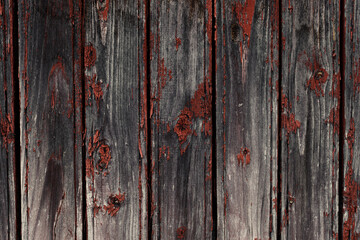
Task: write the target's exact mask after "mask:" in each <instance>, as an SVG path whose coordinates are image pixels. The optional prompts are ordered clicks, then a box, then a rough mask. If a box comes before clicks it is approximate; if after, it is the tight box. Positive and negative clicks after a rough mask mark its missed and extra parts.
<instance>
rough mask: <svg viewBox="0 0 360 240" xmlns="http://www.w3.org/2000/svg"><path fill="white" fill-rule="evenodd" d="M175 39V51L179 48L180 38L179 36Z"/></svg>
mask: <svg viewBox="0 0 360 240" xmlns="http://www.w3.org/2000/svg"><path fill="white" fill-rule="evenodd" d="M175 39H176V51H177V50H178V49H179V46H180V45H181V39H180V38H175Z"/></svg>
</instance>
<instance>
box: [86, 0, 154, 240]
mask: <svg viewBox="0 0 360 240" xmlns="http://www.w3.org/2000/svg"><path fill="white" fill-rule="evenodd" d="M85 4H86V6H85V15H86V18H85V31H86V34H85V35H86V43H85V53H84V64H85V89H86V90H85V91H86V92H85V105H86V107H85V114H86V140H85V141H86V142H85V144H86V149H87V150H86V153H87V156H86V189H87V190H86V192H87V199H86V201H87V222H88V238H89V239H116V238H119V237H120V238H121V237H126V238H127V239H146V236H147V222H146V221H147V219H146V216H147V211H146V210H147V209H146V204H147V200H146V196H147V194H146V179H145V171H146V169H145V167H146V147H145V145H146V144H145V135H146V132H145V126H144V120H145V115H144V110H145V107H146V106H145V105H144V104H143V103H146V102H145V99H144V97H146V96H144V94H143V93H144V86H146V81H145V73H144V62H145V60H144V57H143V54H144V53H143V44H145V42H144V41H145V40H144V36H145V32H144V26H145V22H144V20H145V19H144V4H145V1H144V2H142V1H126V0H121V1H110V0H106V1H101V0H92V1H86V3H85Z"/></svg>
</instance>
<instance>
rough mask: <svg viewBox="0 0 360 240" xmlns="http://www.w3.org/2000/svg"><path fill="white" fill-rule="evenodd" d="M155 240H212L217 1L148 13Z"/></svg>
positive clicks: (164, 2)
mask: <svg viewBox="0 0 360 240" xmlns="http://www.w3.org/2000/svg"><path fill="white" fill-rule="evenodd" d="M150 13H151V16H150V18H151V32H150V60H151V83H150V85H151V89H150V97H151V102H150V116H151V150H152V151H151V158H150V161H151V164H150V168H151V169H149V174H151V176H150V177H151V189H152V193H151V194H152V195H151V204H150V205H151V217H152V218H151V223H152V233H151V234H152V238H153V239H182V238H183V239H210V238H211V236H212V231H213V230H214V229H213V228H212V209H211V201H212V199H211V184H212V165H211V164H212V159H211V150H212V149H211V146H212V145H211V138H212V137H211V136H212V131H213V130H212V117H211V114H212V98H211V94H212V78H211V74H212V65H211V59H212V58H211V54H212V52H211V47H210V46H211V38H212V1H211V0H207V1H204V0H202V1H190V0H186V1H176V0H170V1H168V0H153V1H151V7H150Z"/></svg>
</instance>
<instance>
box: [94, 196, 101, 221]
mask: <svg viewBox="0 0 360 240" xmlns="http://www.w3.org/2000/svg"><path fill="white" fill-rule="evenodd" d="M99 210H101V207H100V206H99V205H98V204H97V199H96V198H94V217H96V214H98V213H99Z"/></svg>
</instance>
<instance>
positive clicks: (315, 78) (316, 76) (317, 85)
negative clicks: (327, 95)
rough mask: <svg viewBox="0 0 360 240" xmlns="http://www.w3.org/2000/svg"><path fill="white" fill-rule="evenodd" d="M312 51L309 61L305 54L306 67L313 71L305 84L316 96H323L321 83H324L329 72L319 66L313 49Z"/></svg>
mask: <svg viewBox="0 0 360 240" xmlns="http://www.w3.org/2000/svg"><path fill="white" fill-rule="evenodd" d="M313 52H314V53H313V61H311V60H310V58H309V57H308V56H307V59H306V62H305V65H306V66H307V68H308V69H309V70H310V71H311V72H312V73H313V74H312V76H311V77H310V79H309V80H308V81H307V83H306V86H307V87H308V88H310V90H312V91H315V94H316V96H317V97H320V95H321V96H324V90H323V89H322V85H323V84H325V83H326V81H327V78H328V76H329V74H328V72H327V71H326V70H325V69H324V68H322V67H321V66H320V63H319V60H318V57H317V55H316V54H315V51H313ZM304 54H305V53H304ZM300 56H302V55H300Z"/></svg>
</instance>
